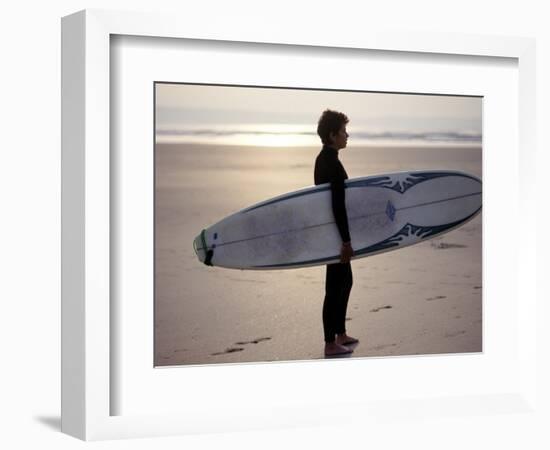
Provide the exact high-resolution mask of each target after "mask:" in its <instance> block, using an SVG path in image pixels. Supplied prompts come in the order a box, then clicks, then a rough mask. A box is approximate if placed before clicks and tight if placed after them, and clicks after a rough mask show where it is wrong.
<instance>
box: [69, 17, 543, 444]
mask: <svg viewBox="0 0 550 450" xmlns="http://www.w3.org/2000/svg"><path fill="white" fill-rule="evenodd" d="M62 36H63V38H62V45H63V86H62V94H63V99H62V102H63V152H62V155H63V167H62V169H63V181H62V197H63V218H62V225H63V233H62V244H63V249H62V265H63V267H62V274H63V283H62V294H63V318H62V319H63V320H62V323H63V339H62V345H63V347H62V357H63V363H62V376H63V383H62V394H63V399H62V429H63V431H64V432H66V433H68V434H71V435H73V436H76V437H79V438H81V439H85V440H98V439H110V438H124V437H148V436H162V435H174V434H185V433H196V432H208V431H234V430H249V429H251V430H252V429H265V428H269V427H285V426H300V425H304V426H307V425H311V424H324V423H326V424H328V423H334V421H339V420H340V421H341V420H348V419H350V420H351V418H352V417H354V418H355V419H354V420H360V421H376V420H377V419H378V418H380V417H382V416H383V417H384V420H393V418H395V419H396V420H398V418H399V417H402V416H403V413H404V412H403V409H402V408H405V409H406V412H407V413H408V414H411V415H418V414H419V413H422V414H426V415H427V416H430V415H432V416H434V415H438V414H441V415H447V414H452V415H472V414H480V413H483V414H492V413H496V412H498V411H500V410H501V409H502V405H503V404H505V405H507V410H510V411H514V412H517V413H522V412H528V411H532V410H533V408H534V399H535V397H536V385H535V383H534V379H535V372H536V369H535V359H536V355H535V354H533V352H532V351H531V350H530V349H531V348H534V342H535V340H536V335H535V317H536V316H535V314H536V309H535V303H536V295H535V294H534V289H535V287H534V286H535V283H534V282H533V277H534V274H533V273H532V272H531V271H529V270H528V264H527V258H528V256H529V255H530V254H532V252H533V251H534V248H535V242H528V243H526V242H525V241H524V240H522V239H521V238H520V236H522V235H523V234H524V233H522V230H528V229H529V228H530V227H532V226H534V221H535V218H534V208H533V207H532V206H533V205H532V203H533V202H534V200H533V196H531V195H529V194H530V193H532V191H533V190H534V186H533V185H532V184H531V182H530V179H529V177H528V176H527V172H528V171H529V170H530V169H531V168H532V167H533V165H534V137H533V135H532V133H530V127H531V126H532V125H531V124H532V123H533V122H534V115H535V108H534V98H535V86H534V83H533V79H534V64H535V61H534V58H535V56H534V55H535V53H534V42H533V41H532V40H529V39H523V38H502V37H487V36H484V37H479V36H468V35H451V34H403V35H401V34H399V33H395V32H392V33H389V32H384V31H376V32H374V31H372V32H369V33H365V34H364V35H363V34H361V37H357V36H358V35H356V34H353V33H352V32H349V34H348V33H341V34H338V36H326V35H325V34H324V33H323V32H322V30H320V29H319V30H316V29H315V28H313V29H312V30H309V32H308V34H307V36H306V35H305V34H304V35H294V34H293V33H291V32H290V33H288V34H284V35H283V34H282V33H280V32H278V31H275V30H273V31H270V30H263V31H262V32H259V31H258V30H257V29H255V28H254V27H252V26H251V27H250V29H246V27H245V28H242V29H239V30H235V29H231V27H229V26H227V28H226V29H224V28H221V29H216V31H215V32H214V31H210V32H206V31H205V30H204V29H203V28H201V27H200V26H198V25H197V26H194V25H193V24H192V23H189V24H187V25H186V26H185V27H181V22H180V21H179V20H178V18H175V17H170V16H166V15H158V14H141V13H115V12H105V11H95V10H94V11H83V12H79V13H76V14H74V15H71V16H67V17H65V18H63V22H62ZM326 110H330V111H332V112H338V113H344V115H345V116H344V117H345V119H346V120H345V122H341V123H340V125H339V126H338V131H342V133H343V134H342V135H341V136H342V137H341V138H338V137H337V134H336V133H335V132H330V133H329V134H328V135H326V136H328V138H327V137H325V138H323V136H325V135H324V134H323V126H322V125H321V120H320V118H321V115H322V114H323V111H326ZM339 117H342V116H339ZM342 124H343V125H345V126H344V127H343V128H342ZM335 130H336V129H335ZM327 139H328V140H327ZM338 139H341V141H339V140H338ZM335 147H338V148H336V150H335ZM331 150H335V151H336V152H337V155H338V156H337V158H336V160H338V161H340V163H341V164H342V167H344V166H345V171H346V176H347V177H348V180H347V181H346V182H347V183H348V184H347V188H346V192H347V193H348V194H347V195H348V201H349V198H351V197H353V195H354V194H350V192H352V191H354V192H358V191H359V188H361V189H363V188H365V189H367V188H371V187H372V185H373V183H374V182H376V183H377V188H378V189H379V191H380V190H381V189H383V190H384V192H389V193H391V195H392V197H391V199H387V198H386V197H384V200H383V203H384V205H383V206H384V208H382V209H380V208H379V209H380V214H379V218H378V219H376V221H373V220H371V219H369V224H370V225H369V227H367V228H365V227H364V226H363V225H361V226H359V225H357V224H358V223H363V222H364V220H365V219H364V216H365V215H364V214H363V215H361V214H360V213H355V212H354V211H357V210H356V209H353V208H355V206H353V205H352V204H351V203H348V219H349V223H348V228H349V231H350V232H351V236H352V239H351V245H352V246H353V245H354V244H355V243H356V242H362V241H360V236H362V234H361V233H363V234H366V235H369V233H370V235H372V234H376V233H379V231H377V230H379V228H380V227H381V228H380V229H382V228H383V229H384V230H386V228H388V230H390V231H387V233H389V234H385V235H380V236H381V237H378V238H377V239H378V240H377V241H376V242H370V241H369V242H370V243H368V244H362V245H359V244H357V245H356V246H355V247H354V248H353V251H354V252H355V253H354V255H353V257H352V267H353V282H352V285H353V288H352V289H351V294H349V295H348V296H347V297H346V299H345V302H346V303H347V310H346V308H344V310H343V311H342V312H341V313H340V312H339V313H338V314H339V317H341V320H342V325H336V328H335V330H336V331H334V333H333V334H332V336H335V339H336V341H335V342H340V344H339V345H340V346H341V347H343V348H345V349H348V350H350V351H349V352H335V354H331V352H330V351H328V352H327V348H328V347H327V345H328V344H330V343H332V341H331V340H330V339H328V338H327V329H328V328H329V326H328V325H327V320H326V316H327V314H325V305H326V303H327V298H328V297H330V295H329V290H330V289H329V287H328V286H329V285H330V283H329V282H328V278H329V272H328V269H326V267H328V266H327V264H329V263H331V264H334V263H335V262H336V261H335V260H334V256H332V254H335V255H336V256H335V257H336V258H339V257H340V255H339V253H338V252H339V251H340V249H339V247H338V248H337V249H336V250H335V251H333V250H330V251H331V252H332V253H327V254H326V255H325V254H322V251H324V249H325V247H329V245H328V244H329V241H330V240H331V239H333V240H334V239H336V240H337V242H340V241H338V239H340V238H341V236H340V235H339V234H338V233H339V231H338V230H339V228H338V227H339V223H338V220H334V221H331V222H330V224H329V225H330V230H329V231H327V232H326V233H327V234H316V235H313V234H311V233H313V232H312V231H311V230H312V229H315V230H318V229H320V228H322V226H324V225H323V223H324V222H323V220H324V219H323V216H322V214H321V213H320V212H319V208H318V207H317V206H315V205H316V203H315V202H316V201H320V200H317V199H316V198H317V197H316V195H317V194H316V193H318V194H319V195H321V194H322V195H325V197H323V198H324V200H322V201H324V202H325V203H327V201H328V200H330V198H331V197H330V195H331V194H330V193H331V189H332V188H331V184H330V182H329V184H326V180H324V182H323V179H317V178H316V174H315V173H314V172H316V169H315V166H316V160H317V158H318V157H319V155H320V154H321V153H322V152H323V151H325V152H326V151H331ZM335 154H336V153H335ZM395 174H406V176H404V175H399V176H398V175H395ZM457 174H460V177H461V179H462V178H467V179H468V180H469V181H468V183H470V184H469V185H468V189H470V190H469V191H468V192H466V191H465V192H462V190H460V189H462V187H459V184H460V183H459V182H458V181H457V179H458V178H459V175H457ZM380 175H384V176H386V178H384V179H382V178H381V177H380ZM388 176H389V178H388ZM392 177H397V178H392ZM399 177H401V178H399ZM375 178H376V180H375ZM447 178H450V179H451V180H450V181H449V183H450V185H452V187H449V186H450V185H447V184H445V183H446V182H447V181H444V180H447ZM373 180H375V181H373ZM436 181H437V183H439V184H437V185H436V184H434V185H432V186H431V187H430V188H426V189H424V191H423V192H424V193H422V194H420V193H418V192H420V191H415V189H413V188H411V186H413V187H414V186H422V185H424V186H427V185H428V183H431V182H433V183H435V182H436ZM353 183H355V184H353ZM380 183H382V187H380V186H381V184H380ZM423 183H424V184H423ZM472 183H476V184H475V186H474V184H472ZM481 183H483V189H481ZM323 186H324V188H323ZM327 186H328V187H327ZM354 186H355V188H357V189H355V188H354ZM460 186H462V185H460ZM472 186H473V187H475V189H473V187H472ZM325 188H326V189H325ZM322 189H325V190H324V191H322ZM472 189H473V190H472ZM447 190H449V191H448V192H451V194H448V193H447ZM321 191H322V192H321ZM440 193H445V194H444V195H443V194H441V195H443V197H441V198H439V197H437V198H436V197H434V196H435V195H440ZM306 194H307V195H306ZM285 196H286V197H285ZM308 196H309V197H308ZM367 196H368V195H367ZM426 196H428V197H426ZM405 197H406V198H407V199H413V197H414V202H413V203H410V202H409V203H407V204H406V205H405V204H401V203H399V201H400V199H401V198H405ZM361 198H362V197H361ZM377 198H378V197H377ZM289 199H290V200H289ZM327 199H328V200H327ZM465 199H467V202H466V200H465ZM451 200H452V202H454V203H453V207H452V208H450V209H452V214H454V216H452V217H454V219H452V220H451V219H450V218H449V217H451V216H447V215H445V219H446V220H445V221H443V222H438V223H437V224H436V223H435V222H434V223H432V222H430V223H427V222H426V223H422V224H420V223H412V222H411V220H412V219H407V218H409V217H423V218H424V217H430V218H433V217H437V216H438V214H440V212H441V211H442V210H443V209H442V206H441V205H442V204H443V203H445V202H447V203H448V202H449V201H451ZM292 201H294V202H298V201H301V202H302V203H295V204H294V206H292V208H294V209H292V210H291V211H294V212H295V213H294V212H291V213H290V214H289V215H287V217H295V216H298V215H299V213H300V214H302V213H303V215H304V216H307V218H308V220H309V219H311V220H313V219H315V220H317V222H311V223H309V222H308V225H307V226H303V227H302V228H299V230H300V232H299V233H298V232H296V233H294V231H295V230H296V229H298V228H296V226H294V225H295V224H294V222H297V221H296V220H294V222H293V223H292V224H289V223H290V222H292V221H291V220H290V219H289V220H288V222H289V223H284V224H281V225H277V224H276V220H274V219H273V217H274V216H269V215H267V213H264V212H263V211H264V210H266V208H264V209H263V210H262V213H261V214H260V213H258V214H256V215H255V216H254V223H255V224H256V223H257V222H258V221H262V220H263V221H264V222H262V223H264V224H266V223H267V224H269V226H270V227H272V228H270V231H269V233H267V234H266V232H263V234H261V233H260V234H258V233H257V232H256V231H254V230H257V229H256V228H254V230H252V231H254V232H256V234H253V232H252V231H251V228H246V227H248V226H249V225H243V223H244V222H236V223H238V227H237V228H239V229H243V227H244V228H246V229H247V230H248V231H247V232H246V233H245V234H244V235H242V236H241V235H239V236H238V237H233V238H231V239H229V238H226V233H229V231H226V230H228V228H223V227H222V228H216V230H214V227H213V226H214V224H217V223H220V222H221V221H222V220H224V219H225V220H230V221H231V220H233V221H235V220H237V221H239V220H241V219H240V218H239V217H237V216H238V214H239V212H242V211H243V210H246V211H250V210H252V209H253V210H255V211H259V210H260V209H261V208H259V207H260V206H262V207H263V205H266V204H268V205H274V204H276V205H277V208H278V207H280V205H285V204H287V203H289V202H290V203H292ZM333 201H334V200H333ZM285 202H287V203H285ZM457 202H458V203H460V207H459V206H457V204H458V203H457ZM290 203H289V204H290ZM378 203H380V202H378ZM478 203H479V205H478ZM481 204H483V208H482V209H480V208H481ZM367 208H378V204H377V203H376V202H374V203H368V206H367ZM414 208H420V209H421V210H420V212H419V213H418V214H417V215H416V216H407V215H406V214H408V212H409V211H410V210H413V209H414ZM422 208H423V209H422ZM427 208H432V209H430V210H429V211H428V209H427ZM464 208H466V209H467V208H470V209H471V211H470V210H469V209H468V211H469V212H468V211H466V209H464ZM472 208H473V209H472ZM463 209H464V211H462V210H463ZM327 211H329V212H330V211H331V209H330V208H329V209H327ZM350 211H352V213H350ZM368 211H369V213H368V214H370V209H368ZM436 211H437V214H436ZM262 214H264V216H262ZM354 214H355V215H354ZM368 214H367V215H368ZM373 214H374V213H373ZM445 214H451V213H447V212H445ZM460 214H462V215H460ZM335 215H336V214H335ZM266 217H267V218H266ZM316 217H320V218H316ZM520 217H521V219H520ZM228 218H229V219H228ZM399 220H403V223H401V222H399ZM430 220H431V219H430ZM438 220H439V219H438ZM361 221H363V222H361ZM224 223H225V222H224ZM443 223H444V224H445V225H446V226H447V225H449V224H453V226H450V225H449V226H447V227H446V228H445V227H442V224H443ZM283 225H284V226H283ZM287 225H288V226H287ZM290 225H292V226H290ZM374 225H376V227H379V228H373V227H374ZM262 226H264V227H265V226H267V225H262ZM293 227H294V228H293ZM391 227H393V228H391ZM258 229H259V228H258ZM220 230H222V231H220ZM293 230H294V231H293ZM304 230H305V231H304ZM365 230H366V231H365ZM373 230H374V231H373ZM510 230H517V232H515V233H514V234H513V235H512V236H511V235H510ZM293 233H294V234H293ZM300 233H301V234H300ZM308 233H309V234H308ZM315 233H317V231H315ZM323 233H324V232H323ZM331 233H332V234H331ZM405 235H406V236H405ZM274 236H278V237H277V238H275V237H274ZM280 236H284V239H282V240H281V239H279V237H280ZM311 236H313V237H311ZM376 236H378V234H376ZM424 237H427V238H429V239H425V240H424V239H423V238H424ZM413 238H414V239H417V240H418V242H417V241H416V240H414V241H410V242H409V243H410V244H414V245H410V246H404V247H403V248H392V247H391V246H390V245H389V244H391V245H392V246H393V245H394V244H395V243H398V244H401V243H403V242H404V241H405V242H408V241H407V239H413ZM421 238H422V239H421ZM224 239H225V240H224ZM274 239H279V240H278V241H277V244H273V242H274ZM308 239H309V241H308ZM365 239H366V238H365ZM251 240H254V241H256V242H259V244H258V245H257V246H256V247H254V248H255V250H254V251H252V250H246V251H245V253H239V251H241V250H238V251H237V250H230V248H231V245H233V247H235V248H236V247H239V248H241V247H242V242H244V241H246V242H249V241H251ZM312 240H316V241H317V242H319V245H318V248H317V246H315V245H313V246H312V244H311V243H310V244H308V245H307V246H306V245H305V244H303V242H313V241H312ZM237 241H238V242H239V245H235V243H236V242H237ZM281 242H283V243H288V242H291V243H292V246H291V248H292V249H294V248H306V250H301V251H302V253H301V254H300V255H301V256H300V258H301V259H296V258H295V257H294V256H292V255H291V256H288V250H287V249H286V247H285V250H284V251H285V253H284V254H285V255H286V256H285V258H286V259H284V258H283V259H281V260H275V259H273V258H272V259H269V258H267V259H265V254H268V255H273V254H274V250H273V248H277V249H278V248H282V247H281V246H282V245H283V244H281ZM365 242H367V241H365ZM504 242H506V249H505V255H506V261H503V251H504V250H503V243H504ZM247 245H248V244H247ZM285 245H286V244H285ZM338 245H340V244H338ZM395 245H397V244H395ZM312 247H315V249H316V250H315V251H317V252H321V253H319V254H317V253H315V251H313V250H312ZM246 248H247V249H249V248H251V247H246ZM262 249H269V251H267V250H266V251H262ZM389 250H391V251H389ZM207 251H210V252H211V254H210V255H208V254H207V253H208V252H207ZM246 252H248V253H246ZM304 252H305V253H304ZM242 254H244V255H245V257H244V258H243V257H242ZM304 255H305V256H304ZM319 255H321V256H322V257H321V256H319ZM327 255H329V256H327ZM222 256H224V257H225V259H223V258H222ZM254 258H257V259H256V260H254V261H258V262H255V263H254V264H256V265H254V264H253V263H251V262H250V261H252V260H253V259H254ZM262 258H263V259H262ZM292 258H295V259H292ZM308 258H309V259H308ZM330 258H333V259H330ZM243 261H244V262H243ZM266 261H267V262H266ZM262 264H263V266H262ZM277 265H278V266H277ZM338 266H340V265H339V264H338ZM263 269H265V270H263ZM325 271H326V273H325ZM503 280H506V282H505V283H503ZM520 288H521V291H520ZM520 292H521V295H520ZM531 294H532V295H531ZM328 316H330V314H329V315H328ZM346 333H349V335H347V334H346ZM329 334H330V333H329ZM342 336H345V339H348V340H349V339H352V337H351V336H354V337H355V338H357V339H358V341H359V342H352V341H348V342H345V339H344V338H342V340H341V341H338V339H339V338H340V337H342ZM344 374H345V376H346V378H347V380H348V383H350V384H352V385H353V386H355V387H356V388H355V389H354V390H353V396H349V397H348V396H346V397H341V396H340V395H338V394H337V392H336V391H334V392H332V391H330V390H329V391H328V392H327V389H326V386H330V384H331V383H332V381H331V380H334V379H336V378H338V377H342V376H343V375H344ZM404 374H406V379H407V380H408V381H407V383H404V382H403V377H404ZM365 380H368V383H367V382H365ZM321 393H322V395H321ZM396 402H400V405H402V406H401V407H400V411H399V412H396V411H395V410H394V409H395V408H393V406H392V405H395V404H396ZM336 410H345V411H347V412H346V414H345V417H344V416H342V414H341V413H337V411H336ZM398 416H399V417H398Z"/></svg>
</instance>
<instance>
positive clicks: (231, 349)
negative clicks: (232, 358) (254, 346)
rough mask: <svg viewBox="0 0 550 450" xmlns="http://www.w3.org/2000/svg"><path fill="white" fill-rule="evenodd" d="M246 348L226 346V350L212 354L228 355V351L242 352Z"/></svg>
mask: <svg viewBox="0 0 550 450" xmlns="http://www.w3.org/2000/svg"><path fill="white" fill-rule="evenodd" d="M243 350H244V348H241V347H230V348H226V349H225V351H224V352H217V353H212V356H218V355H226V354H227V353H235V352H242V351H243Z"/></svg>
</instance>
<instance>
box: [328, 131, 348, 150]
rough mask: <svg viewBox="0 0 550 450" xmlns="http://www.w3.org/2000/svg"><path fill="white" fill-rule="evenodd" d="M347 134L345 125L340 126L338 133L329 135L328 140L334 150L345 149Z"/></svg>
mask: <svg viewBox="0 0 550 450" xmlns="http://www.w3.org/2000/svg"><path fill="white" fill-rule="evenodd" d="M348 136H349V135H348V132H347V131H346V125H342V127H341V128H340V130H338V133H336V134H335V133H330V138H331V140H332V146H333V147H335V148H336V150H340V149H342V148H345V147H346V145H347V143H348Z"/></svg>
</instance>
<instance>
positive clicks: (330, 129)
mask: <svg viewBox="0 0 550 450" xmlns="http://www.w3.org/2000/svg"><path fill="white" fill-rule="evenodd" d="M348 122H349V119H348V117H347V116H346V115H345V114H344V113H341V112H338V111H332V110H330V109H326V110H325V111H323V114H321V117H320V118H319V122H318V124H317V134H318V135H319V137H320V138H321V141H322V142H323V144H325V145H328V144H331V140H330V133H334V134H336V133H338V131H340V128H342V126H343V125H346V124H347V123H348Z"/></svg>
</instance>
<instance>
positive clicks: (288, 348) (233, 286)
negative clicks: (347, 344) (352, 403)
mask: <svg viewBox="0 0 550 450" xmlns="http://www.w3.org/2000/svg"><path fill="white" fill-rule="evenodd" d="M318 152H319V148H268V147H265V148H258V147H213V146H207V145H183V144H179V145H169V144H163V145H157V147H156V152H155V153H156V154H155V162H156V192H155V365H157V366H167V365H188V364H216V363H238V362H264V361H290V360H310V359H324V355H323V330H322V322H321V311H322V304H323V297H324V280H325V267H324V266H319V267H312V268H302V269H293V270H278V271H240V270H230V269H222V268H215V267H214V268H213V267H207V266H205V265H203V264H202V263H199V261H198V260H197V258H196V256H195V253H194V251H193V247H192V242H193V239H194V237H195V236H196V235H197V234H198V233H199V232H200V230H202V229H203V228H205V227H207V226H209V225H210V224H212V223H215V222H217V221H218V220H220V219H221V218H223V217H225V216H226V215H228V214H231V213H233V212H236V211H238V210H240V209H242V208H244V207H246V206H249V205H251V204H253V203H256V202H259V201H261V200H265V199H267V198H270V197H274V196H276V195H280V194H282V193H285V192H288V191H292V190H295V189H300V188H303V187H306V186H310V185H312V184H313V162H314V160H315V157H316V156H317V154H318ZM340 159H341V160H342V162H343V164H344V166H345V167H346V170H347V172H348V175H349V176H350V177H352V178H353V177H359V176H366V175H370V174H376V173H383V172H394V171H400V170H422V169H449V170H463V171H466V172H469V173H472V174H474V175H476V176H479V177H481V175H482V174H481V168H482V164H481V149H480V148H470V147H465V148H435V147H434V148H380V147H378V148H356V147H353V146H350V147H349V148H347V149H344V150H342V151H341V153H340ZM481 255H482V217H481V215H478V216H477V217H476V218H474V219H473V220H472V221H470V222H468V223H467V224H465V225H463V226H462V227H460V228H458V229H456V230H453V231H451V232H450V233H447V234H445V235H443V236H441V237H439V238H435V239H432V240H430V241H427V242H423V243H421V244H417V245H414V246H412V247H409V248H405V249H402V250H398V251H395V252H388V253H384V254H381V255H376V256H372V257H367V258H362V259H358V260H355V261H353V262H352V267H353V276H354V285H353V289H352V293H351V297H350V301H349V305H348V313H347V329H348V333H349V334H350V335H353V336H355V337H357V338H359V340H360V343H359V344H358V345H357V346H355V350H354V353H353V354H352V355H351V357H368V356H388V355H419V354H437V353H465V352H480V351H482V284H481V282H482V281H481V280H482V266H481V262H482V261H481V259H482V258H481Z"/></svg>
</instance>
